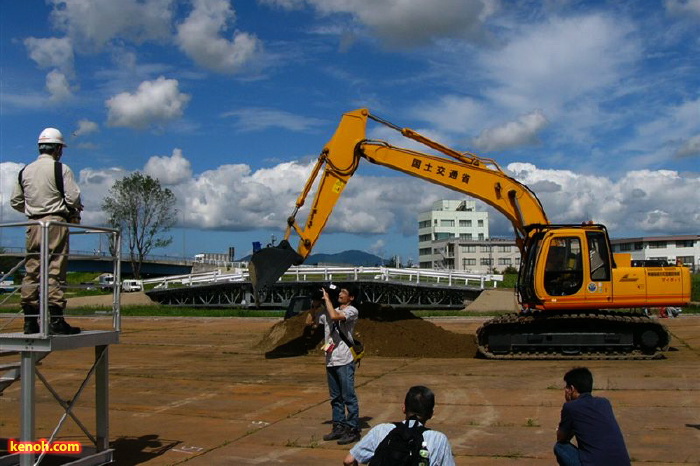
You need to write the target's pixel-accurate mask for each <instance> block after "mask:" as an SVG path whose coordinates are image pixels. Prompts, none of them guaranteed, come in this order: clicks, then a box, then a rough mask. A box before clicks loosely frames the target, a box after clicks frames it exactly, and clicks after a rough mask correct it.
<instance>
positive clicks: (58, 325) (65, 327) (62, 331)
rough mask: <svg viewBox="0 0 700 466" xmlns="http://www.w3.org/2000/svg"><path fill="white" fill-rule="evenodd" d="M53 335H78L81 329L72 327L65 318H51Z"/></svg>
mask: <svg viewBox="0 0 700 466" xmlns="http://www.w3.org/2000/svg"><path fill="white" fill-rule="evenodd" d="M49 333H50V334H51V335H76V334H78V333H80V327H71V326H70V325H69V324H68V322H66V321H65V319H64V318H63V317H53V316H52V317H51V324H50V325H49Z"/></svg>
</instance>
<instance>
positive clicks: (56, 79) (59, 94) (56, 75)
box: [46, 70, 73, 102]
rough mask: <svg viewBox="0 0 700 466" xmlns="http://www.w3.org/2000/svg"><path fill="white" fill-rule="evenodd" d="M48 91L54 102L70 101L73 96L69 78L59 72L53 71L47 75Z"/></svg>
mask: <svg viewBox="0 0 700 466" xmlns="http://www.w3.org/2000/svg"><path fill="white" fill-rule="evenodd" d="M46 89H47V90H48V91H49V94H51V97H50V100H51V101H52V102H61V101H64V100H68V99H69V98H71V97H72V96H73V92H72V90H71V86H70V83H69V82H68V78H66V75H65V74H63V73H61V72H60V71H58V70H52V71H51V72H50V73H49V74H47V75H46Z"/></svg>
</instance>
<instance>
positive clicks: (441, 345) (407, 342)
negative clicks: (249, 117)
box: [256, 304, 477, 358]
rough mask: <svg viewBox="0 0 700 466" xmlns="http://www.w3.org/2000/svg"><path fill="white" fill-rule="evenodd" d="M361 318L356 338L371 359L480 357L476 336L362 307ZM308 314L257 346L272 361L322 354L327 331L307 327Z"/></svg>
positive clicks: (279, 328) (285, 323)
mask: <svg viewBox="0 0 700 466" xmlns="http://www.w3.org/2000/svg"><path fill="white" fill-rule="evenodd" d="M358 310H359V313H360V318H359V320H358V321H357V325H356V326H355V336H356V337H357V338H358V339H359V340H361V341H362V343H363V344H364V346H365V354H366V355H367V356H384V357H412V358H415V357H423V358H451V357H455V358H463V357H474V356H475V355H476V353H477V349H476V342H475V339H474V337H473V336H471V335H464V334H459V333H454V332H450V331H448V330H445V329H443V328H441V327H438V326H437V325H435V324H433V323H432V322H428V321H427V320H423V319H421V318H419V317H416V316H414V315H413V314H411V313H410V312H408V311H399V310H395V309H390V308H383V309H382V308H380V307H378V306H377V305H374V304H361V305H359V306H358ZM305 322H306V313H302V314H300V315H298V316H296V317H293V318H291V319H287V320H284V321H281V322H278V323H277V324H275V325H274V326H273V327H272V328H271V329H270V331H269V332H268V333H267V334H266V335H265V336H264V337H263V338H262V340H261V341H260V342H259V343H258V344H257V345H256V349H258V350H262V351H265V356H266V357H268V358H282V357H293V356H301V355H305V354H309V353H312V354H313V353H316V354H318V352H320V347H321V344H322V340H323V329H321V328H319V329H317V330H316V332H312V331H311V330H310V329H309V328H308V327H306V325H305Z"/></svg>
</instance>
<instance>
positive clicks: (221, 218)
mask: <svg viewBox="0 0 700 466" xmlns="http://www.w3.org/2000/svg"><path fill="white" fill-rule="evenodd" d="M171 165H174V166H176V167H171ZM312 166H313V163H312V162H310V163H304V164H302V163H296V162H286V163H281V164H279V165H276V166H274V167H271V168H265V169H259V170H257V171H254V172H253V171H252V170H251V169H250V167H249V166H248V165H245V164H232V165H222V166H220V167H218V168H217V169H215V170H208V171H205V172H202V173H200V174H197V175H193V174H192V173H191V168H190V162H189V161H188V160H187V159H186V158H185V157H184V156H183V154H182V152H181V151H179V150H178V149H175V150H173V155H172V156H171V157H169V158H168V157H152V158H151V159H150V160H149V161H148V163H147V164H146V168H145V170H144V171H146V172H147V173H149V172H152V173H151V176H156V175H157V177H158V178H159V179H160V180H161V181H162V182H163V183H173V184H172V185H171V186H170V188H171V189H172V190H173V192H174V193H175V195H176V197H177V201H178V206H177V208H178V210H179V211H180V212H182V213H183V219H184V223H185V225H186V226H188V227H195V228H198V229H202V230H231V231H247V230H256V229H260V228H272V229H280V230H281V229H283V228H285V226H286V220H287V217H288V216H289V215H290V213H291V212H292V210H293V209H294V204H295V201H296V199H297V197H298V195H299V193H300V192H301V190H302V188H303V185H304V182H305V180H306V179H307V177H308V176H309V173H310V172H311V168H312ZM21 167H22V165H21V164H17V163H13V162H4V163H1V164H0V168H1V171H0V173H1V174H2V175H1V177H2V178H1V181H2V189H1V190H0V195H2V196H3V201H5V202H7V199H8V196H9V195H10V193H11V190H12V186H14V181H15V180H16V176H17V172H18V171H19V169H20V168H21ZM154 170H159V171H154ZM361 171H362V167H361V168H360V173H361ZM507 171H508V172H509V173H511V174H512V176H514V177H515V178H516V179H518V180H519V181H521V182H522V183H524V184H526V185H528V186H529V187H530V188H531V189H533V191H534V192H535V193H536V194H537V196H538V197H539V199H540V200H541V202H542V204H543V205H544V208H545V211H546V214H547V216H548V218H549V220H550V222H552V223H580V222H583V221H587V220H593V221H594V222H598V223H602V224H604V225H606V226H607V227H608V229H609V231H610V234H611V236H613V237H625V236H638V235H644V234H648V235H653V234H683V233H686V234H687V233H689V232H693V231H696V230H697V225H698V224H699V223H700V176H697V175H681V174H679V173H677V172H675V171H671V170H637V171H631V172H628V173H626V174H625V175H624V176H623V177H622V178H620V179H617V180H613V179H610V178H607V177H605V176H592V175H585V174H581V173H575V172H573V171H567V170H543V169H540V168H538V167H536V166H535V165H533V164H530V163H511V164H509V165H508V167H507ZM128 174H129V173H128V172H126V171H125V170H123V169H119V168H110V169H99V170H97V169H90V168H87V169H83V170H81V171H80V176H79V185H80V188H81V190H82V192H83V198H84V203H85V204H86V212H85V215H84V218H85V219H86V223H88V224H89V223H91V222H92V224H102V222H104V217H103V214H102V212H101V209H100V205H101V203H102V200H103V199H104V197H105V195H106V194H107V192H108V190H109V188H110V187H111V186H112V185H113V183H114V182H115V181H116V180H118V179H121V178H123V177H124V176H126V175H128ZM313 194H314V192H313V191H312V192H311V194H310V195H309V197H308V198H307V200H306V204H305V206H304V207H302V209H301V210H300V212H299V214H298V216H297V221H298V222H300V223H301V224H302V225H303V223H304V221H305V219H306V216H307V215H308V212H309V208H310V206H311V203H312V199H313ZM461 198H465V195H464V194H460V193H457V192H455V191H451V190H448V189H446V188H442V187H439V186H437V185H434V184H432V183H427V182H425V181H421V180H419V179H416V178H411V177H409V176H402V175H399V176H392V177H373V176H364V175H362V174H357V175H355V176H354V177H353V178H352V179H351V180H350V182H349V183H348V185H347V187H346V189H345V190H344V191H343V195H342V196H341V197H340V199H339V201H338V203H337V204H336V206H335V208H334V210H333V213H332V214H331V216H330V219H329V221H328V225H327V228H326V229H325V232H326V233H334V232H335V233H338V232H342V233H353V234H360V235H363V236H366V235H384V234H388V233H396V232H398V233H400V234H403V235H406V236H415V235H417V223H416V218H417V215H418V213H419V212H422V211H425V210H429V209H430V207H431V205H432V203H433V202H435V201H436V200H439V199H461ZM679 199H684V202H678V200H679ZM489 210H491V234H492V235H495V236H506V235H510V234H512V228H511V226H510V225H509V224H508V223H507V221H506V220H505V217H503V216H502V215H501V214H499V213H497V212H495V211H493V210H492V209H489Z"/></svg>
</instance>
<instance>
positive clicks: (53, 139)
mask: <svg viewBox="0 0 700 466" xmlns="http://www.w3.org/2000/svg"><path fill="white" fill-rule="evenodd" d="M39 144H61V145H62V146H65V145H66V143H65V142H64V141H63V135H62V134H61V132H60V131H59V130H57V129H56V128H46V129H45V130H44V131H42V132H41V134H40V135H39Z"/></svg>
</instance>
